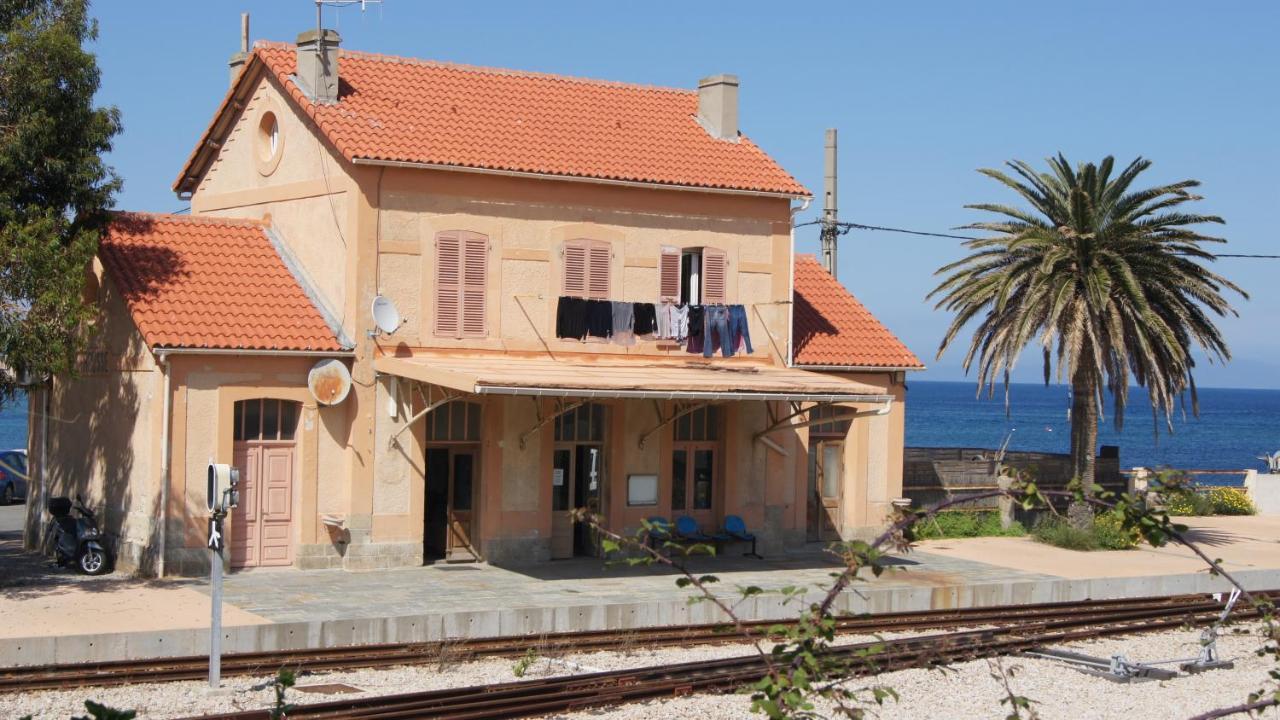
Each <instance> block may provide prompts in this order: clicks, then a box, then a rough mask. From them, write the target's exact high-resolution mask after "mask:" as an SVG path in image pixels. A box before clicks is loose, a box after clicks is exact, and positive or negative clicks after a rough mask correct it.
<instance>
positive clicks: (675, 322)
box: [671, 305, 689, 341]
mask: <svg viewBox="0 0 1280 720" xmlns="http://www.w3.org/2000/svg"><path fill="white" fill-rule="evenodd" d="M671 331H672V333H673V335H672V337H674V338H675V339H676V340H677V341H682V340H684V339H685V337H687V336H688V335H689V306H688V305H677V306H675V309H673V310H672V311H671Z"/></svg>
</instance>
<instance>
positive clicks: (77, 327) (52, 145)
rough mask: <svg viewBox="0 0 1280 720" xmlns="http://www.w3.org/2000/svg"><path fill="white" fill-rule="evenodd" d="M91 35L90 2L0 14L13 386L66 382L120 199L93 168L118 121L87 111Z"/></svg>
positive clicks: (6, 290) (38, 0) (15, 1)
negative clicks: (46, 378) (61, 376)
mask: <svg viewBox="0 0 1280 720" xmlns="http://www.w3.org/2000/svg"><path fill="white" fill-rule="evenodd" d="M97 32H98V28H97V22H96V21H95V20H93V19H91V18H90V17H89V14H88V2H87V0H5V2H4V3H2V4H0V359H2V360H3V362H4V363H5V365H7V366H8V367H9V368H11V369H12V370H13V371H14V372H15V373H18V374H24V373H25V374H30V375H34V376H36V377H40V376H43V375H46V374H57V373H64V372H67V371H73V370H74V368H75V360H76V356H77V354H78V352H79V351H80V350H81V349H82V347H83V346H84V343H85V340H86V338H87V337H88V333H89V332H90V330H91V327H90V322H89V321H90V312H91V309H90V308H89V307H88V306H87V305H86V304H85V303H84V302H83V293H84V287H85V282H86V277H87V271H88V267H89V264H90V262H91V261H92V258H93V256H94V254H95V253H96V252H97V247H98V239H99V238H100V237H101V234H102V232H103V230H104V228H105V227H106V225H107V223H108V221H109V218H110V216H109V210H110V208H111V207H112V204H113V196H114V195H115V193H116V192H117V191H118V190H119V188H120V180H119V178H118V177H117V176H116V175H115V173H114V172H113V171H112V169H111V168H110V167H108V166H107V165H106V163H105V162H104V161H103V159H102V156H103V154H104V153H106V152H107V151H109V150H110V149H111V141H112V138H113V137H114V136H115V135H116V134H117V133H119V132H120V113H119V111H118V110H116V109H115V108H114V107H105V108H104V107H95V105H94V102H93V96H94V93H95V92H97V90H98V86H99V80H100V74H99V71H98V66H97V62H96V59H95V58H94V56H93V54H92V53H90V52H88V51H87V50H85V47H84V46H85V43H86V42H91V41H93V40H94V39H95V38H96V37H97ZM13 392H14V382H13V377H12V376H10V375H9V374H7V373H6V374H5V375H4V377H3V378H2V379H0V395H3V396H4V397H9V396H11V395H12V393H13Z"/></svg>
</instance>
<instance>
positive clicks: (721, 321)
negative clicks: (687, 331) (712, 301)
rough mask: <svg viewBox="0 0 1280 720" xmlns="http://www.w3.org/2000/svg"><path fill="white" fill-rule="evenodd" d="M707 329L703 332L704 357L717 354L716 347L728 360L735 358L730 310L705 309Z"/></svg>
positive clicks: (719, 307)
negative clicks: (730, 330)
mask: <svg viewBox="0 0 1280 720" xmlns="http://www.w3.org/2000/svg"><path fill="white" fill-rule="evenodd" d="M703 313H704V317H705V320H704V322H705V323H706V329H705V330H703V332H702V334H703V338H702V357H711V356H712V355H715V354H716V347H717V346H719V348H720V352H721V353H722V354H723V355H724V356H725V357H727V358H730V357H733V335H732V334H730V332H729V308H727V307H725V306H724V305H711V306H709V307H706V308H704V309H703Z"/></svg>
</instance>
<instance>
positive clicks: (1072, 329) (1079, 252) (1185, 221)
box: [929, 155, 1248, 489]
mask: <svg viewBox="0 0 1280 720" xmlns="http://www.w3.org/2000/svg"><path fill="white" fill-rule="evenodd" d="M1047 162H1048V166H1049V172H1036V171H1035V170H1034V169H1033V168H1032V167H1031V166H1030V165H1028V164H1027V163H1025V162H1022V161H1013V162H1010V163H1007V165H1008V167H1009V168H1010V169H1012V171H1013V175H1016V177H1014V176H1011V175H1008V174H1006V173H1004V172H1001V171H1000V170H992V169H983V170H979V172H981V173H982V174H983V175H986V176H988V177H990V178H993V179H995V180H996V181H998V182H1000V183H1002V184H1004V185H1006V186H1008V187H1010V188H1012V189H1013V190H1014V191H1015V192H1017V193H1018V195H1020V196H1021V197H1022V199H1023V200H1025V201H1026V202H1027V203H1029V204H1030V206H1031V207H1030V209H1024V208H1021V207H1011V206H1008V205H1000V204H989V203H983V204H979V205H969V206H967V207H970V208H973V209H975V210H982V211H986V212H991V213H995V214H997V215H1000V216H1002V217H1001V218H999V219H998V220H994V221H991V222H978V223H974V224H972V225H968V226H966V228H965V229H969V230H979V231H983V232H987V233H990V235H989V236H988V237H985V238H982V239H977V240H971V241H968V242H966V243H965V246H966V247H967V248H968V249H969V250H970V251H971V252H970V254H969V255H968V256H967V257H965V258H964V259H962V260H959V261H958V262H955V263H952V264H950V265H946V266H944V267H942V268H940V269H939V270H938V271H937V274H938V275H943V276H945V278H944V279H943V280H942V282H941V283H940V284H939V285H938V287H937V288H936V289H934V291H933V292H932V293H930V295H929V297H930V298H937V299H938V304H937V307H938V309H944V310H947V311H949V312H952V313H954V314H955V317H954V318H953V320H952V322H951V326H950V327H949V328H948V330H947V333H946V335H945V336H944V337H943V339H942V342H941V344H940V345H939V347H938V357H941V356H942V354H943V353H944V352H945V351H946V349H947V348H948V347H949V346H950V345H951V343H952V341H954V340H955V339H956V337H957V335H959V333H960V332H961V331H962V330H963V329H964V328H965V327H966V326H967V325H968V324H969V323H970V321H974V320H976V321H977V326H976V328H975V329H974V331H973V338H972V340H971V341H970V343H969V349H968V352H967V354H966V355H965V357H964V368H965V371H966V372H968V371H969V370H970V369H971V368H972V367H973V366H975V364H976V374H977V380H978V388H979V392H980V393H981V392H982V391H983V390H984V389H985V390H986V391H987V393H988V395H990V394H992V393H994V390H995V384H996V383H997V381H1000V380H1002V381H1003V384H1004V389H1005V403H1006V407H1007V404H1008V385H1009V376H1010V371H1012V370H1013V368H1014V366H1015V365H1016V363H1017V361H1018V357H1019V356H1020V355H1021V354H1022V352H1023V350H1024V349H1025V348H1026V347H1027V346H1028V345H1030V344H1032V343H1035V345H1036V346H1038V348H1039V349H1040V351H1041V356H1042V357H1043V363H1044V381H1045V383H1046V384H1048V383H1049V381H1050V378H1051V376H1052V375H1053V369H1054V367H1055V365H1056V370H1057V374H1056V377H1057V379H1058V380H1059V381H1062V380H1063V379H1066V380H1068V381H1069V382H1070V383H1071V393H1072V395H1071V397H1072V407H1071V456H1072V466H1073V472H1074V474H1075V476H1076V477H1077V478H1079V479H1080V480H1081V481H1082V482H1083V484H1084V487H1085V488H1086V489H1089V488H1091V487H1092V486H1093V481H1094V454H1095V452H1096V448H1097V442H1098V420H1099V417H1100V414H1101V402H1102V396H1103V393H1104V392H1106V391H1109V392H1110V394H1111V396H1112V398H1113V400H1114V404H1115V423H1116V427H1117V428H1119V427H1122V426H1123V423H1124V410H1125V405H1126V403H1127V401H1128V397H1129V384H1130V381H1133V382H1136V383H1137V384H1138V385H1141V386H1143V387H1145V388H1147V390H1148V392H1149V395H1150V398H1151V412H1152V417H1153V419H1154V420H1156V421H1157V426H1156V427H1157V430H1158V427H1159V425H1158V421H1159V418H1161V417H1163V419H1164V422H1165V424H1166V425H1168V426H1169V428H1170V429H1171V430H1172V427H1173V425H1172V416H1173V409H1174V406H1175V404H1176V403H1177V402H1178V399H1179V398H1181V397H1183V396H1184V393H1189V394H1190V397H1191V407H1192V411H1193V412H1197V413H1198V411H1199V406H1198V403H1197V401H1196V386H1195V380H1194V378H1193V376H1192V370H1193V369H1194V367H1195V358H1194V353H1195V352H1196V351H1197V348H1198V351H1199V352H1203V353H1204V355H1205V356H1207V357H1208V358H1209V359H1210V360H1211V361H1218V362H1227V361H1228V360H1230V358H1231V351H1230V350H1229V349H1228V347H1227V343H1226V341H1225V340H1224V339H1223V337H1222V334H1221V333H1220V332H1219V330H1218V328H1217V326H1216V325H1215V324H1214V316H1218V317H1222V316H1224V315H1227V314H1232V315H1234V314H1236V313H1235V310H1234V309H1232V307H1231V305H1230V304H1229V303H1228V302H1227V300H1226V299H1225V298H1224V297H1223V294H1224V291H1226V290H1230V291H1234V292H1236V293H1239V294H1240V295H1241V296H1242V297H1244V298H1246V299H1247V298H1248V295H1246V294H1245V293H1244V291H1243V290H1241V289H1240V288H1239V287H1237V286H1236V285H1235V284H1234V283H1232V282H1230V281H1228V280H1227V279H1226V278H1224V277H1222V276H1221V275H1218V274H1216V273H1214V272H1212V271H1210V270H1209V269H1208V268H1207V267H1206V266H1205V264H1204V263H1206V262H1211V261H1213V260H1215V256H1214V255H1213V254H1212V253H1210V252H1209V251H1207V250H1206V249H1205V247H1204V246H1205V245H1206V244H1211V243H1223V242H1226V240H1224V239H1222V238H1218V237H1211V236H1207V235H1202V234H1201V233H1200V232H1198V231H1196V230H1194V229H1193V227H1194V226H1198V225H1202V224H1205V223H1216V224H1222V223H1223V220H1222V218H1220V217H1217V216H1215V215H1197V214H1194V213H1190V212H1188V211H1187V210H1185V209H1183V208H1182V207H1180V206H1182V205H1183V204H1184V203H1188V202H1193V201H1196V200H1201V199H1202V198H1201V197H1200V196H1198V195H1195V194H1193V193H1192V192H1191V190H1192V188H1195V187H1198V186H1199V185H1200V183H1199V182H1198V181H1196V180H1183V181H1181V182H1175V183H1172V184H1168V185H1159V186H1156V187H1151V188H1146V189H1140V190H1135V189H1132V187H1131V186H1132V185H1133V183H1134V181H1135V180H1136V179H1137V177H1138V176H1139V175H1140V174H1141V173H1142V172H1143V171H1144V170H1146V169H1147V168H1148V167H1150V166H1151V162H1150V161H1149V160H1145V159H1143V158H1138V159H1136V160H1134V161H1133V162H1132V163H1130V164H1129V166H1128V167H1126V168H1124V170H1122V171H1121V172H1120V173H1119V174H1117V175H1115V176H1114V177H1113V176H1112V171H1113V165H1114V160H1113V159H1112V158H1111V157H1107V158H1105V159H1104V160H1103V161H1102V162H1101V163H1098V164H1097V165H1095V164H1093V163H1086V164H1081V165H1077V166H1076V167H1075V168H1074V169H1073V168H1072V166H1071V164H1070V163H1068V162H1067V159H1066V158H1065V157H1063V156H1062V155H1058V157H1056V158H1050V159H1048V161H1047Z"/></svg>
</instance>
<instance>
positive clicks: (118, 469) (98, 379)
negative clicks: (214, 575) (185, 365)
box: [27, 261, 163, 571]
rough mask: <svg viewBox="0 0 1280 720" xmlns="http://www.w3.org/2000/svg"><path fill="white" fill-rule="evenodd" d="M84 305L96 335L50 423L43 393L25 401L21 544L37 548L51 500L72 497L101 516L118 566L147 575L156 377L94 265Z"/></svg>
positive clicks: (155, 463) (57, 390) (52, 392)
mask: <svg viewBox="0 0 1280 720" xmlns="http://www.w3.org/2000/svg"><path fill="white" fill-rule="evenodd" d="M87 296H88V297H87V300H88V301H89V302H93V303H96V304H97V305H98V306H99V307H100V309H101V311H100V313H99V315H98V319H97V326H96V328H95V334H94V337H93V339H92V341H91V343H90V345H89V347H88V350H87V352H86V353H85V354H84V355H83V356H82V357H81V360H80V362H79V372H78V375H77V376H76V377H73V378H69V377H58V378H54V380H53V381H52V382H51V385H50V386H49V389H48V392H49V414H48V418H47V423H46V421H45V418H44V417H43V415H44V407H43V405H44V394H43V392H44V391H40V392H33V393H31V394H30V396H29V403H30V411H29V413H28V422H29V425H28V427H29V428H30V430H31V434H30V436H29V437H30V447H29V448H28V454H29V457H30V459H31V467H30V476H31V478H32V483H31V484H32V489H31V491H30V493H29V496H30V497H31V498H32V502H30V503H29V504H28V512H29V517H28V524H27V527H28V534H27V544H28V547H35V546H36V545H37V544H38V542H39V537H40V533H41V532H42V530H43V524H44V523H45V522H46V521H47V519H48V516H47V515H46V514H45V505H46V502H47V500H48V498H50V497H57V496H67V497H73V498H74V497H75V495H76V494H77V493H79V494H81V495H83V496H84V500H85V503H86V505H88V506H89V507H90V508H91V509H93V510H95V512H97V513H98V520H99V523H100V524H101V526H102V528H103V530H104V531H106V532H107V533H109V534H110V535H112V536H114V538H115V545H116V552H117V566H118V567H119V568H120V569H121V570H124V571H135V570H143V571H148V570H149V569H151V568H152V567H154V562H155V557H154V554H153V552H152V550H153V549H154V542H155V537H156V533H157V531H158V523H155V522H154V521H153V519H154V518H155V517H156V516H157V511H158V509H159V487H160V486H159V483H158V481H157V478H158V477H159V472H158V470H159V462H160V461H159V449H160V443H159V432H160V425H161V419H160V412H161V407H162V404H161V402H160V401H161V395H162V393H163V378H162V376H161V374H160V373H159V372H158V371H157V366H156V363H155V360H154V358H153V357H152V355H151V353H150V352H149V351H148V350H147V348H146V345H145V343H144V342H143V340H142V336H141V335H140V334H139V333H138V331H137V329H136V328H135V327H134V325H133V321H132V318H131V317H130V316H129V313H128V310H127V308H126V307H125V304H124V302H123V300H122V299H121V298H120V295H119V293H118V291H117V290H116V288H115V286H114V284H112V283H111V282H110V280H107V279H104V277H103V274H102V267H101V265H100V264H99V263H97V262H96V261H95V263H94V268H93V272H92V275H91V278H90V282H89V288H88V290H87ZM45 427H47V428H48V438H47V444H45V442H46V439H45V438H44V437H43V436H42V431H43V429H44V428H45ZM42 445H43V447H42ZM42 451H43V452H42ZM42 456H43V457H47V463H48V468H47V475H46V474H45V469H44V468H41V467H40V459H41V457H42ZM42 485H44V487H45V491H44V492H43V493H41V492H40V491H39V488H40V487H41V486H42Z"/></svg>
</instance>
